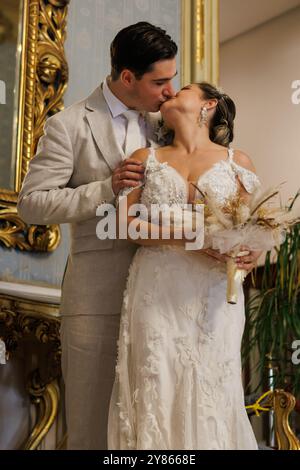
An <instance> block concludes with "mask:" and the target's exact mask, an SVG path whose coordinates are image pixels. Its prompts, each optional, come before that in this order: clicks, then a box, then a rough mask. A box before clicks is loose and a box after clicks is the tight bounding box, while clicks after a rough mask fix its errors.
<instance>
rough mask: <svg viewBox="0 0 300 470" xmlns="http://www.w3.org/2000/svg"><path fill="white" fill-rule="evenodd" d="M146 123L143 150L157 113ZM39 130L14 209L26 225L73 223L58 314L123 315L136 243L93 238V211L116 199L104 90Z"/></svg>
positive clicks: (115, 156) (113, 144)
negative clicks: (126, 285) (128, 274)
mask: <svg viewBox="0 0 300 470" xmlns="http://www.w3.org/2000/svg"><path fill="white" fill-rule="evenodd" d="M145 119H146V129H147V141H148V145H155V140H154V128H155V127H156V125H157V121H158V119H159V113H147V114H146V115H145ZM44 130H45V132H44V135H43V136H42V137H41V138H40V140H39V143H38V148H37V153H36V155H35V156H34V158H33V159H32V160H31V161H30V164H29V169H28V172H27V174H26V177H25V179H24V182H23V186H22V189H21V192H20V194H19V200H18V206H17V208H18V212H19V214H20V216H21V217H22V219H23V220H24V221H25V222H27V223H29V224H39V225H46V224H60V223H70V228H71V248H70V256H69V259H68V266H67V269H66V272H65V277H64V281H63V287H62V306H61V312H62V313H63V314H68V315H70V314H75V315H77V314H97V313H102V314H110V313H120V306H121V303H122V294H123V290H124V288H125V281H126V277H127V272H128V268H129V265H130V262H131V260H132V257H133V255H134V253H135V251H136V248H137V246H136V245H134V244H133V243H131V242H128V241H126V240H109V239H107V240H99V239H98V238H97V236H96V225H97V223H98V222H99V220H100V218H99V217H96V209H97V207H98V206H99V205H100V204H101V203H102V202H104V201H105V202H111V203H113V202H114V199H115V195H114V193H113V190H112V171H113V170H114V168H115V167H116V166H117V165H118V164H119V163H120V162H121V161H122V159H123V158H124V154H123V151H122V149H121V148H120V146H119V145H118V143H117V141H116V139H115V135H114V131H113V126H112V121H111V117H110V111H109V108H108V106H107V104H106V101H105V99H104V97H103V93H102V87H101V86H99V87H98V88H97V89H96V90H95V91H94V92H93V93H92V94H91V95H90V96H89V97H88V98H87V99H85V100H83V101H80V102H78V103H75V104H74V105H72V106H70V107H68V108H66V109H64V110H63V111H61V112H59V113H57V114H55V115H54V116H52V117H50V118H49V119H47V121H46V124H45V129H44Z"/></svg>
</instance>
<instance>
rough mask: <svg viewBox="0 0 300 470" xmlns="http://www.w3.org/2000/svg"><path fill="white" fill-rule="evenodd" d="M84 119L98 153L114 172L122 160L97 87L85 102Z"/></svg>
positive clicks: (101, 95) (106, 110)
mask: <svg viewBox="0 0 300 470" xmlns="http://www.w3.org/2000/svg"><path fill="white" fill-rule="evenodd" d="M85 107H86V118H87V120H88V123H89V126H90V129H91V132H92V134H93V137H94V139H95V142H96V144H97V146H98V147H99V150H100V152H101V153H102V155H103V157H104V158H105V160H106V162H107V164H108V165H109V167H110V168H111V170H114V169H115V168H116V167H117V166H118V164H119V163H120V162H121V161H122V159H123V158H124V154H123V152H122V149H121V148H120V147H119V145H118V143H117V141H116V137H115V134H114V130H113V125H112V120H111V117H110V110H109V108H108V106H107V104H106V101H105V99H104V96H103V93H102V88H101V86H99V87H98V88H96V90H95V91H94V92H93V93H92V94H91V95H90V96H89V97H88V99H87V101H86V105H85Z"/></svg>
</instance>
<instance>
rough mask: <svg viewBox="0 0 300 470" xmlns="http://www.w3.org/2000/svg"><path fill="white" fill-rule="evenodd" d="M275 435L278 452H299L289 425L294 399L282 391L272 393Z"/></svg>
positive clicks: (295, 438) (297, 443) (297, 441)
mask: <svg viewBox="0 0 300 470" xmlns="http://www.w3.org/2000/svg"><path fill="white" fill-rule="evenodd" d="M273 400H274V410H275V434H276V440H277V443H278V449H279V450H300V441H299V439H298V438H297V437H296V436H295V434H294V433H293V431H292V429H291V427H290V424H289V415H290V413H291V412H292V411H293V409H294V408H295V404H296V399H295V397H294V396H293V395H291V394H290V393H288V392H285V391H284V390H275V391H274V396H273Z"/></svg>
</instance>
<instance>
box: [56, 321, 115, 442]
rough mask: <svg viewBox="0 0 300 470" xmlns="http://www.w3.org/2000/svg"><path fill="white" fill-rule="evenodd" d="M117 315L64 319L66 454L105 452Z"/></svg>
mask: <svg viewBox="0 0 300 470" xmlns="http://www.w3.org/2000/svg"><path fill="white" fill-rule="evenodd" d="M119 327H120V314H115V315H114V314H113V315H74V316H72V315H66V316H63V317H62V323H61V345H62V373H63V378H64V382H65V393H66V397H65V398H66V420H67V433H68V440H67V448H68V450H80V449H82V450H98V449H101V450H103V449H104V450H106V449H107V422H108V411H109V402H110V397H111V392H112V387H113V383H114V377H115V366H116V360H117V341H118V337H119Z"/></svg>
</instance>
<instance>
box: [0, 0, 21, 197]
mask: <svg viewBox="0 0 300 470" xmlns="http://www.w3.org/2000/svg"><path fill="white" fill-rule="evenodd" d="M22 10H23V1H22V0H0V188H5V189H11V190H13V189H14V179H15V164H16V153H17V151H16V150H17V149H16V145H17V138H16V134H17V117H18V91H19V80H20V54H21V37H22Z"/></svg>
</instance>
